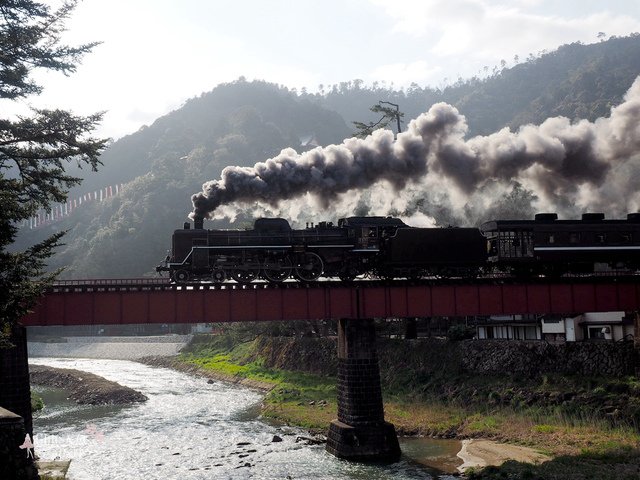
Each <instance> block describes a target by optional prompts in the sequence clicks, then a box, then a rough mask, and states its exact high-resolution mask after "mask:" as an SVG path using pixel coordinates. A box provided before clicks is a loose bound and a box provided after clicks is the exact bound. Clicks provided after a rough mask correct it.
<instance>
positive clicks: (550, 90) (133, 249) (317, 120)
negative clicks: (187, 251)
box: [18, 36, 640, 278]
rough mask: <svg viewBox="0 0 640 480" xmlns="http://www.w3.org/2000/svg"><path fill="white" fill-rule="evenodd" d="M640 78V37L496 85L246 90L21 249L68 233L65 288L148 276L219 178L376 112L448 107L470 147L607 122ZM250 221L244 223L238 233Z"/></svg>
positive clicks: (155, 135) (238, 84)
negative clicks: (472, 140)
mask: <svg viewBox="0 0 640 480" xmlns="http://www.w3.org/2000/svg"><path fill="white" fill-rule="evenodd" d="M639 74H640V37H638V36H632V37H626V38H614V39H610V40H608V41H605V42H601V43H598V44H594V45H581V44H571V45H565V46H562V47H560V48H559V49H558V50H557V51H554V52H551V53H548V54H544V55H540V56H538V57H533V56H532V57H530V58H529V59H528V60H527V61H526V62H525V63H522V64H518V65H516V66H515V67H513V68H502V69H500V70H495V71H494V73H493V75H491V76H489V77H488V78H484V79H479V78H472V79H467V80H459V81H458V82H457V83H455V84H454V85H450V86H448V87H446V88H443V89H434V88H430V87H426V86H418V85H414V86H412V87H411V88H409V89H406V90H395V89H392V88H390V87H381V86H379V85H375V86H367V85H363V84H362V82H360V81H351V82H345V83H343V84H340V85H335V86H328V87H323V90H322V91H321V92H320V93H316V94H310V93H306V92H305V93H302V94H298V93H297V92H293V91H289V90H288V89H286V88H283V87H279V86H276V85H272V84H268V83H266V82H260V81H254V82H248V81H246V80H244V79H239V80H237V81H235V82H232V83H230V84H224V85H219V86H217V87H216V88H214V89H213V90H212V91H210V92H208V93H203V94H202V95H201V96H199V97H197V98H193V99H191V100H189V101H187V102H186V103H185V105H184V106H182V107H181V108H180V109H178V110H176V111H173V112H171V113H169V114H167V115H165V116H163V117H161V118H159V119H158V120H156V121H155V122H154V123H153V124H152V125H150V126H147V127H143V128H141V129H140V130H139V131H138V132H135V133H132V134H131V135H128V136H126V137H124V138H122V139H120V140H118V141H116V142H114V143H113V144H112V145H111V146H110V148H109V149H108V150H107V151H106V152H105V153H104V155H103V156H102V160H103V164H104V166H103V167H102V168H101V169H100V171H99V172H98V173H97V174H86V179H85V182H84V184H83V185H82V186H81V187H80V188H79V189H77V190H76V191H74V192H73V194H82V193H83V192H91V191H94V190H98V189H99V188H101V187H102V186H104V185H112V184H124V189H123V190H121V191H120V192H119V194H118V195H116V196H114V197H112V198H109V199H107V200H105V201H102V202H93V203H85V205H83V208H77V209H76V210H75V211H74V212H73V214H71V215H69V216H67V217H65V218H64V219H63V220H60V221H57V222H54V223H51V224H50V225H47V226H44V227H41V228H38V229H33V230H31V229H29V227H28V226H27V228H24V229H23V231H22V235H21V239H20V242H21V243H20V244H19V245H18V248H20V247H22V246H24V245H25V244H29V243H31V242H33V241H35V240H36V239H41V238H44V237H46V236H47V235H49V234H50V233H51V231H52V230H60V229H65V230H69V233H68V234H67V237H66V245H65V247H63V248H62V249H61V251H60V252H59V253H58V254H57V255H56V256H55V257H54V259H53V262H52V264H51V268H58V267H63V266H64V267H66V270H65V272H64V273H63V277H78V278H82V277H93V278H100V277H120V276H141V275H147V274H152V272H153V267H154V266H155V265H156V264H157V263H158V262H159V261H160V260H161V259H162V258H163V257H164V255H165V252H166V249H167V248H168V247H169V242H170V236H171V233H172V231H173V230H174V229H175V228H177V227H179V226H180V225H182V222H183V221H185V220H186V219H187V214H188V213H189V212H190V210H191V202H190V197H191V195H192V194H194V193H196V192H197V191H199V190H200V188H201V185H202V183H203V182H204V181H206V180H210V179H215V178H218V177H219V176H220V172H221V170H222V169H223V168H224V167H225V166H227V165H242V166H251V165H253V164H255V163H256V162H258V161H262V160H266V159H268V158H271V157H273V156H275V155H277V154H278V153H279V152H280V151H281V150H282V149H283V148H285V147H293V148H294V149H296V150H297V151H303V150H306V149H310V148H313V147H314V146H315V145H328V144H331V143H339V142H341V141H342V139H344V138H345V137H348V136H350V135H352V134H353V132H354V129H353V125H352V122H353V121H354V120H360V121H370V120H374V119H376V118H375V115H373V114H372V113H371V112H370V111H369V107H371V106H372V105H374V104H375V103H377V102H378V101H380V100H383V101H390V102H394V103H397V104H398V105H399V106H400V110H401V111H402V112H404V114H405V117H404V119H405V121H406V122H408V121H409V120H410V119H411V118H414V117H416V116H417V115H418V114H420V113H422V112H424V111H426V110H427V109H428V108H429V107H430V106H431V105H432V104H434V103H436V102H447V103H450V104H451V105H454V106H455V107H457V108H458V110H459V111H460V113H462V114H463V115H465V116H466V117H467V121H468V124H469V134H470V135H476V134H483V135H485V134H490V133H492V132H495V131H497V130H499V129H500V128H503V127H505V126H508V127H510V128H512V129H515V128H517V127H519V126H520V125H523V124H526V123H535V124H538V123H541V122H542V121H543V120H544V119H545V118H547V117H550V116H557V115H564V116H567V117H569V118H571V119H578V118H586V119H589V120H595V119H596V118H598V117H601V116H606V115H607V114H608V112H609V109H610V108H611V106H613V105H616V104H618V103H620V102H621V101H622V98H623V95H624V93H625V92H626V91H627V89H629V87H630V86H631V84H632V82H633V80H634V79H635V78H636V76H638V75H639ZM406 122H405V123H406ZM534 195H535V192H529V191H526V190H525V189H523V188H522V187H521V186H519V185H518V184H514V185H512V188H511V190H510V192H508V193H507V194H506V196H500V197H499V198H495V201H493V203H492V204H491V205H489V206H488V207H486V208H485V207H482V208H480V207H476V206H474V205H467V206H465V211H466V213H465V214H464V215H465V217H464V218H466V219H468V221H469V222H473V221H475V220H474V219H476V218H479V216H480V215H482V216H483V217H484V218H487V217H488V216H506V215H512V214H518V215H530V214H532V213H533V210H532V207H531V200H532V198H534ZM447 202H448V200H447V199H446V198H443V199H441V201H438V200H437V199H433V198H432V199H429V201H426V200H425V199H424V198H422V197H420V198H415V199H413V200H412V201H411V202H409V203H408V205H407V208H406V211H404V212H402V211H389V212H386V213H390V214H405V215H407V216H411V215H413V214H415V213H421V214H424V215H429V216H430V217H432V218H435V220H436V221H437V222H438V223H439V224H445V225H446V224H449V223H460V221H461V220H460V219H461V218H463V216H461V215H462V214H459V215H458V214H456V215H454V213H453V212H452V209H451V208H450V207H449V205H448V203H447ZM476 210H477V211H476ZM309 213H312V212H309ZM347 213H351V214H366V213H371V212H370V211H369V210H368V206H367V198H366V197H363V199H362V200H361V202H360V203H359V205H358V208H357V211H353V212H347ZM319 215H320V218H319V219H327V220H335V219H333V218H325V215H322V213H321V212H320V213H319ZM246 221H247V220H246V219H243V218H239V219H238V221H237V222H236V223H235V225H236V226H238V225H239V226H243V225H244V224H243V222H246ZM224 224H225V223H224V222H221V221H218V222H216V223H215V225H224ZM210 225H213V224H210Z"/></svg>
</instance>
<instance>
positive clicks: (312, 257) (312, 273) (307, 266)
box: [296, 252, 324, 282]
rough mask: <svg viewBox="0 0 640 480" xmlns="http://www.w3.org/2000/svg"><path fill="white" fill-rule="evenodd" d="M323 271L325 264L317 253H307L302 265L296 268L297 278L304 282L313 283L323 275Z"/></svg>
mask: <svg viewBox="0 0 640 480" xmlns="http://www.w3.org/2000/svg"><path fill="white" fill-rule="evenodd" d="M323 270H324V264H323V263H322V259H321V258H320V256H319V255H318V254H317V253H313V252H306V253H305V254H304V256H303V258H302V261H301V262H300V265H298V266H297V267H296V277H298V279H300V280H302V281H303V282H313V281H314V280H317V279H318V277H319V276H320V275H322V271H323Z"/></svg>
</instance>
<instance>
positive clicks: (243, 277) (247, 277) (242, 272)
mask: <svg viewBox="0 0 640 480" xmlns="http://www.w3.org/2000/svg"><path fill="white" fill-rule="evenodd" d="M259 273H260V270H258V269H257V268H247V269H240V268H239V269H237V270H234V271H233V272H232V273H231V277H232V278H233V279H234V280H235V281H236V282H238V283H251V282H253V281H254V280H255V279H256V277H257V276H258V274H259Z"/></svg>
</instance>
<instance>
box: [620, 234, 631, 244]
mask: <svg viewBox="0 0 640 480" xmlns="http://www.w3.org/2000/svg"><path fill="white" fill-rule="evenodd" d="M620 242H621V243H631V234H630V233H621V234H620Z"/></svg>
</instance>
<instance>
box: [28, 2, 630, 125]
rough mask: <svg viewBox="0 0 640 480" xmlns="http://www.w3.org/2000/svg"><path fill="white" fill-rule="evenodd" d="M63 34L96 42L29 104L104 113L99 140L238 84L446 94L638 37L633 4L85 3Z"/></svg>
mask: <svg viewBox="0 0 640 480" xmlns="http://www.w3.org/2000/svg"><path fill="white" fill-rule="evenodd" d="M67 26H68V30H69V31H68V32H67V34H66V40H67V42H68V43H82V42H90V41H94V40H95V41H102V42H103V43H102V44H101V45H100V46H98V47H96V48H95V50H94V52H93V53H92V54H90V55H88V56H87V57H85V59H84V61H83V63H82V65H80V66H79V68H78V71H77V72H76V73H75V74H74V75H73V76H71V77H64V76H62V75H58V74H55V75H46V76H44V77H39V78H42V81H43V83H44V85H45V92H44V94H43V95H41V96H40V97H38V98H31V99H29V101H28V103H29V104H31V105H34V106H38V107H42V106H46V107H60V108H65V109H71V110H73V111H74V112H75V113H77V114H88V113H92V112H95V111H99V110H106V111H107V115H106V117H105V120H104V122H103V125H102V127H101V129H100V131H99V132H98V133H99V134H101V135H105V136H111V137H113V138H118V137H121V136H123V135H126V134H129V133H133V132H135V131H136V130H138V129H139V128H140V127H141V126H142V125H145V124H151V123H152V122H153V121H154V120H155V119H156V118H158V117H159V116H161V115H163V114H165V113H168V112H169V111H171V110H174V109H176V108H178V107H180V106H181V105H182V104H183V103H184V101H185V100H187V99H189V98H191V97H194V96H197V95H199V94H200V93H202V92H206V91H210V90H212V89H213V88H214V87H215V86H216V85H218V84H220V83H222V82H229V81H233V80H235V79H237V78H238V77H240V76H245V77H246V78H247V79H249V80H252V79H263V80H267V81H270V82H274V83H278V84H281V85H286V86H288V87H296V88H298V89H299V88H301V87H303V86H305V87H307V88H308V89H309V91H316V90H317V88H318V85H320V84H324V85H325V86H326V85H331V84H334V83H339V82H341V81H348V80H353V79H356V78H359V79H362V80H364V81H365V83H367V84H371V83H372V82H373V81H379V82H382V81H386V82H387V84H390V83H391V82H393V84H394V85H395V86H397V87H400V86H408V85H409V84H411V83H412V82H415V83H417V84H419V85H421V86H427V85H429V86H434V87H438V86H444V85H446V84H447V83H451V82H452V81H455V80H456V79H457V78H458V77H463V78H467V77H470V76H473V75H475V74H478V73H482V71H483V67H484V66H488V67H489V68H490V69H491V68H493V67H494V66H496V65H499V64H500V62H501V60H505V61H506V62H507V65H509V66H511V65H513V64H514V57H515V56H516V55H518V56H519V58H520V61H523V60H525V59H526V57H527V56H528V55H529V54H531V53H533V54H537V53H538V52H540V51H542V50H545V49H546V50H553V49H555V48H557V47H558V46H560V45H562V44H565V43H571V42H576V41H581V42H583V43H593V42H597V41H598V33H599V32H604V33H605V34H606V36H607V38H608V37H609V36H612V35H616V36H626V35H628V34H629V33H632V32H640V0H607V1H596V0H512V1H507V0H503V1H499V0H227V1H218V0H209V1H205V0H84V1H83V2H82V3H80V5H79V6H78V8H77V9H76V11H75V13H74V15H73V17H72V18H71V20H70V21H69V22H68V24H67ZM427 107H428V106H425V110H426V109H427ZM463 113H464V112H463Z"/></svg>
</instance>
